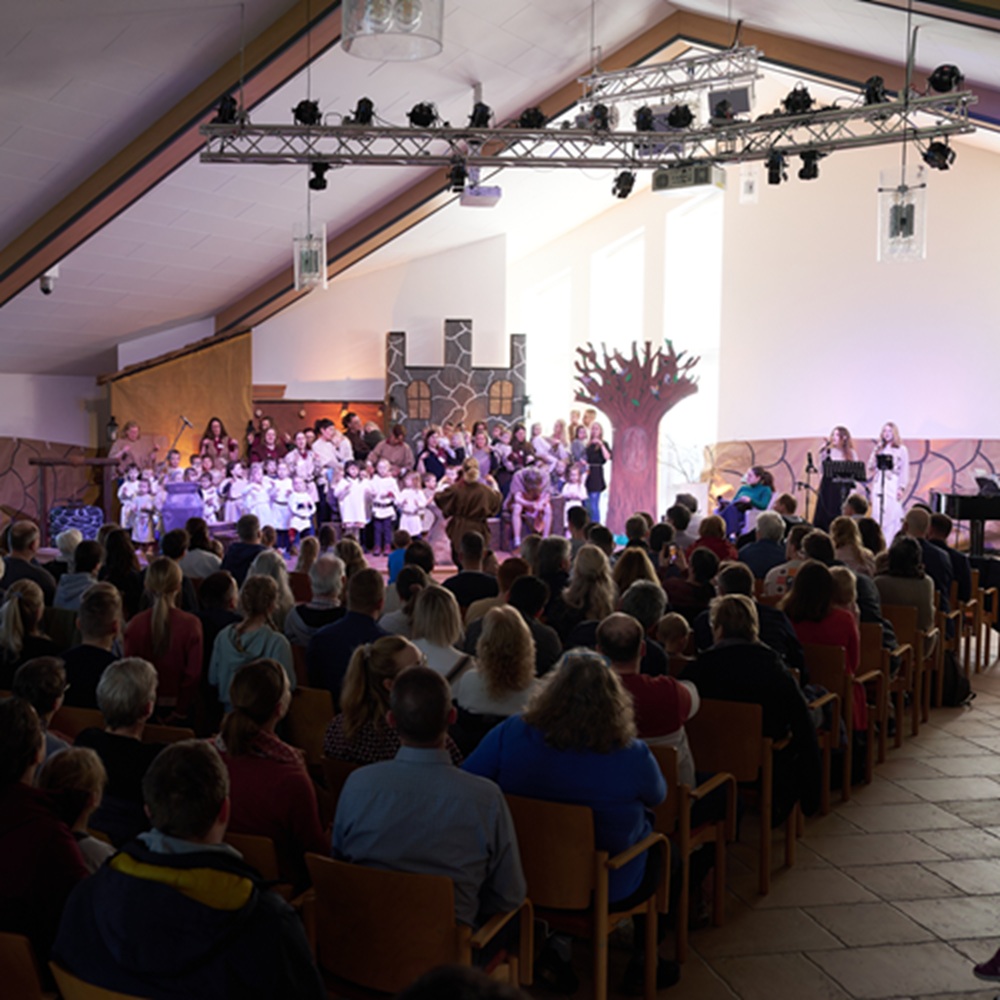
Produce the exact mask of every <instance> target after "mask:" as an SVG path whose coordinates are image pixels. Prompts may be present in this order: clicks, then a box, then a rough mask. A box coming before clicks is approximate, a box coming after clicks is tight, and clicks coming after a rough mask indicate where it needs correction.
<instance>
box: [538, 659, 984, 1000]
mask: <svg viewBox="0 0 1000 1000" xmlns="http://www.w3.org/2000/svg"><path fill="white" fill-rule="evenodd" d="M973 687H974V688H975V690H976V692H977V697H976V699H975V701H974V702H973V704H972V706H971V708H967V709H939V710H935V711H933V712H932V714H931V721H930V724H929V725H926V726H924V727H922V728H921V731H920V736H919V737H917V738H916V739H913V740H907V741H906V742H905V743H904V745H903V747H902V748H901V749H900V750H895V751H894V750H892V749H890V751H889V756H888V759H887V760H886V763H885V764H883V765H881V766H879V767H877V768H876V777H875V780H874V782H873V783H872V784H871V785H869V786H867V787H858V788H855V790H854V794H853V797H852V800H851V801H850V802H848V803H840V802H839V800H838V804H837V805H836V807H835V808H834V810H833V812H832V813H831V814H830V815H829V816H827V817H824V818H816V819H813V820H809V821H807V822H806V827H805V835H804V837H803V838H802V840H801V841H800V842H799V851H798V857H797V861H796V865H795V867H794V868H792V869H787V870H778V871H776V872H775V875H774V879H773V882H772V889H771V893H770V894H769V895H768V896H766V897H761V896H758V895H757V893H756V883H757V879H756V875H755V868H754V865H755V851H754V850H753V848H752V847H751V846H749V845H747V844H742V843H741V844H736V845H733V846H732V848H731V850H730V871H729V878H728V887H729V904H728V912H727V918H726V923H725V925H724V926H722V927H718V928H714V927H709V928H706V929H703V930H698V931H694V932H692V935H691V952H690V956H689V958H688V961H687V962H686V963H685V965H684V967H683V972H682V976H681V982H680V983H679V984H678V985H677V986H675V987H674V988H673V989H671V990H669V991H667V992H664V993H662V994H660V995H661V996H663V997H670V998H672V1000H724V998H727V1000H728V998H733V997H740V998H744V1000H785V998H788V1000H837V998H850V997H857V998H866V1000H882V998H902V997H910V998H915V997H921V998H937V1000H944V998H957V997H963V998H968V1000H992V998H994V997H996V996H1000V984H998V985H997V987H996V988H992V989H991V988H990V987H989V984H986V983H982V982H980V981H979V980H977V979H976V978H975V977H974V976H973V975H972V965H973V963H974V962H976V961H981V960H982V959H984V958H986V957H988V956H989V955H991V954H992V953H993V951H994V950H995V949H996V947H997V946H998V945H1000V663H998V664H994V666H993V667H992V669H991V671H989V672H987V673H985V674H982V675H980V676H979V677H976V678H974V680H973ZM745 833H746V831H745ZM782 857H783V851H782V849H781V846H780V844H779V841H778V840H777V839H776V841H775V863H776V864H777V863H778V861H779V859H781V858H782ZM670 940H671V939H669V938H668V947H669V941H670ZM626 957H627V952H626V951H625V950H624V948H623V947H622V946H618V947H617V948H616V947H613V948H612V952H611V974H610V977H609V981H610V991H609V993H610V996H612V997H615V996H616V995H617V994H616V992H615V988H616V985H617V984H618V982H619V980H620V978H621V973H622V970H623V968H624V962H625V959H626ZM589 964H590V952H589V949H587V948H586V947H583V946H577V947H576V949H575V955H574V966H575V967H576V969H577V971H578V972H579V973H580V976H581V979H582V980H583V985H582V986H581V988H580V991H579V992H578V993H577V997H579V998H586V997H588V996H590V995H591V982H590V975H589ZM531 992H532V994H533V995H534V996H536V997H544V996H551V994H546V993H545V992H544V991H543V990H541V989H535V990H532V991H531Z"/></svg>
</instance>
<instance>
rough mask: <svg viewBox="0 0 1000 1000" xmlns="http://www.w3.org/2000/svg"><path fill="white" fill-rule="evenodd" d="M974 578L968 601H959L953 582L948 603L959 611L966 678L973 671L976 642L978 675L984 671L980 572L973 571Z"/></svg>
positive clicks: (952, 582) (956, 582) (959, 630)
mask: <svg viewBox="0 0 1000 1000" xmlns="http://www.w3.org/2000/svg"><path fill="white" fill-rule="evenodd" d="M972 577H973V580H974V583H973V586H972V587H971V588H970V597H969V599H968V600H967V601H963V600H960V599H959V596H958V581H957V580H952V581H951V590H950V591H949V594H948V601H949V603H950V605H951V607H952V609H953V610H957V611H958V636H957V642H958V643H960V644H961V647H962V654H961V657H962V669H963V671H964V672H965V676H966V677H968V676H969V675H970V674H971V673H972V670H973V662H972V642H973V640H974V639H975V640H976V660H975V671H976V673H977V674H978V673H979V671H980V670H981V669H982V668H981V666H980V656H979V653H980V650H979V645H978V643H979V632H980V626H981V621H980V612H981V605H980V603H979V596H978V591H979V587H978V584H979V571H978V570H973V571H972Z"/></svg>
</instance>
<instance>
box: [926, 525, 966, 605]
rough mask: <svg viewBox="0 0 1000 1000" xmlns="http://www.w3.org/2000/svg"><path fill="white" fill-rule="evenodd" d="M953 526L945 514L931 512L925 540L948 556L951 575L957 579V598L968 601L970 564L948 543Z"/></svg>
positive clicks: (961, 553) (962, 554)
mask: <svg viewBox="0 0 1000 1000" xmlns="http://www.w3.org/2000/svg"><path fill="white" fill-rule="evenodd" d="M953 527H954V523H953V522H952V520H951V518H950V517H948V515H947V514H931V523H930V526H929V527H928V529H927V540H928V541H929V542H930V543H931V545H933V546H935V547H936V548H939V549H941V551H942V552H944V553H945V554H946V555H947V556H948V559H949V560H950V561H951V572H952V577H953V579H955V580H957V581H958V599H959V600H960V601H968V600H969V599H970V598H971V597H972V564H971V562H970V561H969V557H968V556H967V555H966V554H965V553H964V552H959V551H958V550H957V549H953V548H951V546H949V545H948V536H949V535H950V534H951V530H952V528H953Z"/></svg>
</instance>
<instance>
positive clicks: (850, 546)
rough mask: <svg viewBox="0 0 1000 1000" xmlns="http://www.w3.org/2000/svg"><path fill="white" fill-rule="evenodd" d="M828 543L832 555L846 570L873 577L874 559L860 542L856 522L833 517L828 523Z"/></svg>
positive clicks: (850, 518)
mask: <svg viewBox="0 0 1000 1000" xmlns="http://www.w3.org/2000/svg"><path fill="white" fill-rule="evenodd" d="M830 541H831V542H833V554H834V557H835V558H836V559H837V561H838V562H841V563H843V564H844V565H845V566H846V567H847V568H848V569H851V570H853V571H854V572H855V573H860V574H863V575H864V576H874V575H875V557H874V556H873V555H872V554H871V552H869V551H868V550H867V549H866V548H865V547H864V543H863V542H862V541H861V532H860V531H859V530H858V522H857V521H855V520H854V518H852V517H844V515H843V514H841V515H840V517H835V518H834V519H833V520H832V521H831V522H830Z"/></svg>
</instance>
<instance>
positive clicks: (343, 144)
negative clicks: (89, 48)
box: [201, 91, 976, 170]
mask: <svg viewBox="0 0 1000 1000" xmlns="http://www.w3.org/2000/svg"><path fill="white" fill-rule="evenodd" d="M975 102H976V97H975V95H974V94H972V93H971V92H970V91H962V92H959V93H950V94H933V95H929V96H926V97H911V98H910V100H909V101H908V102H906V101H902V100H897V101H889V102H886V103H883V104H874V105H855V106H853V107H849V108H843V109H841V108H832V109H828V110H824V111H817V112H809V113H805V114H797V115H787V114H781V115H779V114H775V115H766V116H763V117H761V118H758V119H757V120H756V121H753V122H750V121H733V122H729V123H726V124H724V125H721V126H719V127H715V126H709V127H706V128H698V129H692V130H677V131H670V132H613V131H598V130H594V129H590V128H547V129H520V128H483V129H475V128H445V127H441V128H434V127H431V128H424V129H420V128H405V127H395V126H389V127H382V126H372V127H368V126H357V125H319V126H314V127H306V126H300V125H252V124H250V123H249V122H245V123H242V124H241V123H236V124H233V125H203V126H202V127H201V134H202V135H204V136H205V137H206V139H207V142H206V147H205V149H204V151H203V152H202V154H201V162H202V163H259V164H296V163H299V164H310V163H316V162H322V163H328V164H330V165H331V166H361V165H385V166H389V165H392V166H422V167H430V166H434V167H438V166H440V167H449V166H450V165H451V164H452V163H453V162H454V161H455V160H456V158H457V159H460V160H462V161H464V162H465V163H466V164H467V165H469V166H473V165H474V166H478V167H510V168H513V167H522V168H524V167H527V168H535V169H537V168H542V167H564V168H583V169H595V168H607V169H613V170H621V169H625V168H630V169H634V168H636V167H641V166H649V167H657V166H661V165H671V164H676V163H685V164H693V163H699V162H708V163H726V162H730V163H732V162H742V161H748V160H761V159H765V158H766V157H767V156H768V155H769V154H770V153H771V152H772V150H776V151H778V152H781V153H785V154H798V153H802V152H806V151H809V150H820V151H822V152H823V153H831V152H834V151H836V150H839V149H853V148H861V147H864V146H878V145H888V144H891V143H897V142H909V141H913V140H918V141H932V140H934V139H940V138H942V137H944V136H949V135H960V134H964V133H969V132H974V131H975V126H974V125H972V124H970V122H969V106H970V105H972V104H974V103H975Z"/></svg>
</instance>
